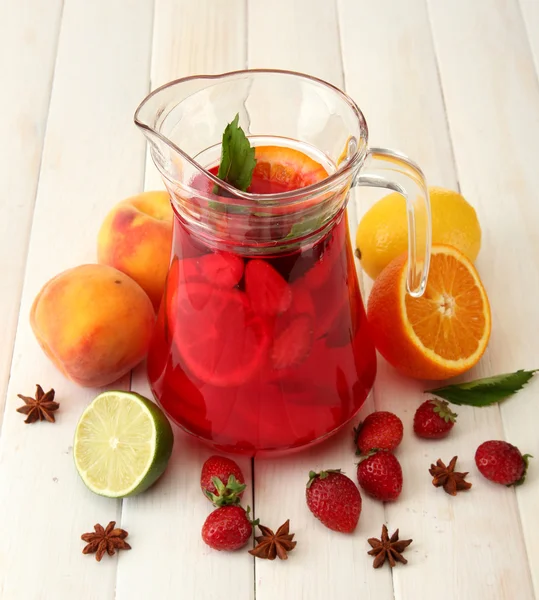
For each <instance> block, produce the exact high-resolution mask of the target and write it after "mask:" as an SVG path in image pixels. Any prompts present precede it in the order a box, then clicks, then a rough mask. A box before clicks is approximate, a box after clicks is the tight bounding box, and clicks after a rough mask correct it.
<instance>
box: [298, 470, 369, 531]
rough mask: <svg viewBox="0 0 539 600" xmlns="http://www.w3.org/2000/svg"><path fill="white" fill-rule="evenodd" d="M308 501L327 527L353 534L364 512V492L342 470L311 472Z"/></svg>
mask: <svg viewBox="0 0 539 600" xmlns="http://www.w3.org/2000/svg"><path fill="white" fill-rule="evenodd" d="M306 500H307V506H308V507H309V510H310V511H311V512H312V513H313V515H314V516H315V517H316V518H317V519H318V520H320V521H321V522H322V523H323V524H324V525H325V526H326V527H328V528H329V529H332V530H333V531H340V532H341V533H351V532H352V531H354V529H355V528H356V526H357V523H358V521H359V515H360V514H361V494H360V493H359V490H358V489H357V487H356V486H355V484H354V482H353V481H352V480H351V479H350V478H349V477H347V476H346V475H344V473H342V472H341V470H340V469H326V470H325V471H320V473H315V472H314V471H310V472H309V481H308V482H307V489H306Z"/></svg>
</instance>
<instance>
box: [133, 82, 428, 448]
mask: <svg viewBox="0 0 539 600" xmlns="http://www.w3.org/2000/svg"><path fill="white" fill-rule="evenodd" d="M236 114H238V115H239V124H240V126H241V127H242V129H243V130H244V132H245V133H246V135H247V136H248V138H249V141H250V143H251V145H252V146H254V147H255V148H258V150H257V152H260V153H263V150H262V148H265V149H267V147H270V148H271V149H274V148H275V147H277V148H280V150H279V149H278V151H277V152H278V153H279V152H283V148H284V149H291V150H294V151H295V152H293V153H292V154H291V156H293V157H297V156H303V157H305V160H306V161H307V162H308V163H309V164H311V165H312V164H315V165H317V167H320V168H323V169H325V177H324V178H323V179H321V180H320V179H319V180H315V181H314V182H313V183H311V182H310V181H309V178H308V177H304V178H303V179H302V180H301V181H300V183H299V185H302V186H303V187H297V188H296V189H286V188H283V187H279V186H277V187H276V188H269V189H263V188H262V187H260V186H258V189H255V188H256V186H255V185H254V179H253V184H252V188H248V191H247V192H243V191H240V190H237V189H235V188H234V187H232V186H230V185H229V184H228V183H225V182H224V181H222V180H221V179H219V178H217V176H216V173H217V167H218V164H219V159H220V154H221V141H222V135H223V131H224V129H225V127H226V126H227V124H228V123H230V122H231V121H232V120H233V119H234V117H235V115H236ZM135 123H136V124H137V126H138V127H140V128H141V130H142V131H143V133H144V134H145V135H146V137H147V138H148V141H149V143H150V151H151V155H152V158H153V161H154V162H155V164H156V166H157V168H158V169H159V171H160V173H161V175H162V177H163V180H164V182H165V185H166V187H167V189H168V191H169V193H170V197H171V202H172V207H173V210H174V237H173V248H172V258H171V264H170V271H169V274H168V278H167V282H166V287H165V293H164V296H163V299H162V302H161V307H160V309H159V313H158V317H157V325H156V330H155V334H154V339H153V342H152V344H151V347H150V351H149V355H148V376H149V380H150V384H151V387H152V390H153V393H154V395H155V397H156V399H157V401H158V402H159V403H160V404H161V406H162V407H163V409H164V410H165V411H166V412H167V413H168V415H169V417H170V418H171V419H173V420H174V421H175V422H176V423H178V424H179V425H180V426H181V427H183V428H184V429H185V430H186V431H187V432H189V433H191V434H192V435H194V436H196V437H198V438H200V439H201V440H203V441H205V442H207V443H210V444H211V445H213V446H214V447H216V448H218V449H220V450H223V451H228V452H237V453H244V454H248V455H257V456H260V455H265V454H276V453H286V452H290V451H293V450H296V449H299V448H302V447H306V446H309V445H312V444H315V443H317V442H320V441H321V440H323V439H325V438H327V437H328V436H330V435H332V434H333V433H335V432H336V431H337V430H339V428H341V427H342V426H343V425H344V424H346V423H347V422H349V421H350V420H351V419H352V418H353V417H354V416H355V415H356V413H357V412H358V410H359V409H360V408H361V406H362V404H363V403H364V402H365V399H366V397H367V395H368V393H369V391H370V389H371V387H372V385H373V382H374V378H375V374H376V354H375V349H374V345H373V342H372V340H371V338H370V336H369V328H368V323H367V319H366V315H365V310H364V307H363V302H362V299H361V294H360V290H359V285H358V279H357V274H356V270H355V265H354V258H353V252H352V247H351V244H350V239H349V234H348V223H347V216H346V210H345V209H346V204H347V201H348V196H349V191H350V188H351V187H352V186H354V185H366V186H374V187H381V188H387V189H389V190H392V191H397V192H399V193H400V194H402V196H403V197H404V199H405V201H406V204H407V209H408V210H407V214H408V232H409V253H408V256H409V261H408V279H407V285H408V291H409V293H410V294H412V295H414V296H420V295H421V294H422V293H423V291H424V289H425V285H426V279H427V274H428V265H429V255H430V209H429V199H428V192H427V188H426V184H425V178H424V176H423V174H422V173H421V170H420V169H419V168H418V167H417V166H416V165H415V164H414V163H412V162H411V161H409V160H408V159H406V158H405V157H404V156H401V155H400V154H398V153H396V152H392V151H389V150H384V149H378V148H372V149H369V148H368V146H367V135H368V134H367V124H366V122H365V118H364V117H363V114H362V113H361V111H360V110H359V108H358V107H357V105H356V104H355V103H354V101H353V100H352V99H351V98H349V97H348V96H347V95H346V94H345V93H343V92H342V91H340V90H339V89H337V88H335V87H334V86H332V85H330V84H328V83H325V82H323V81H321V80H319V79H315V78H313V77H310V76H307V75H302V74H299V73H293V72H287V71H276V70H248V71H237V72H232V73H225V74H223V75H216V76H196V77H187V78H184V79H179V80H177V81H173V82H171V83H168V84H166V85H164V86H162V87H160V88H159V89H157V90H155V91H154V92H152V93H151V94H150V95H149V96H148V97H147V98H146V99H145V100H144V101H143V102H142V103H141V104H140V106H139V107H138V109H137V111H136V113H135ZM300 153H301V154H300ZM285 154H286V152H285ZM309 161H310V162H309ZM292 162H293V161H292ZM296 167H297V168H298V172H299V171H300V170H301V169H300V167H299V166H298V165H296V166H294V164H293V165H292V167H291V168H292V169H294V168H296ZM277 179H278V176H277ZM300 179H301V178H300ZM268 192H269V193H268Z"/></svg>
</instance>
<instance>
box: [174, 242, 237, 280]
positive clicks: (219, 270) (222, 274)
mask: <svg viewBox="0 0 539 600" xmlns="http://www.w3.org/2000/svg"><path fill="white" fill-rule="evenodd" d="M179 277H180V279H181V281H182V282H185V281H204V282H206V283H210V284H212V285H215V286H217V287H224V288H232V287H235V286H236V285H238V283H239V282H240V280H241V278H242V277H243V260H242V259H241V258H240V257H239V256H237V255H235V254H231V253H230V252H219V251H217V252H210V253H209V254H204V255H203V256H198V257H196V258H187V259H185V260H181V261H179Z"/></svg>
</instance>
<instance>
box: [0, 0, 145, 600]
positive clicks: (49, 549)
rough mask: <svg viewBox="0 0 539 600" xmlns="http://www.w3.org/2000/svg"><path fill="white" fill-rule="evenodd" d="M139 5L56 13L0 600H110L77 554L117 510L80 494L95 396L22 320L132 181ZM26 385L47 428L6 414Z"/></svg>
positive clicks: (83, 253)
mask: <svg viewBox="0 0 539 600" xmlns="http://www.w3.org/2000/svg"><path fill="white" fill-rule="evenodd" d="M12 6H14V5H13V3H12ZM48 8H49V7H48ZM151 9H152V3H151V2H140V3H136V4H133V5H132V6H131V7H130V10H129V11H126V10H125V3H122V2H110V1H108V0H96V1H95V2H91V3H89V2H85V1H84V0H66V3H65V7H64V13H63V21H62V28H61V33H60V39H59V46H58V56H57V63H56V72H55V79H54V85H53V90H52V98H51V105H50V113H49V120H48V123H47V133H46V138H45V144H44V153H43V161H42V167H41V176H40V182H39V188H38V193H37V200H36V208H35V215H34V221H33V225H32V236H31V241H30V249H29V255H28V263H27V269H26V278H25V284H24V291H23V296H22V302H21V319H20V322H19V327H18V331H17V338H16V345H15V350H14V359H13V365H12V370H11V378H10V383H9V389H8V399H7V411H6V416H5V421H4V427H3V432H2V438H1V440H0V505H1V506H2V513H1V515H0V531H2V536H1V540H0V564H1V565H2V568H1V569H0V596H1V597H2V598H9V599H10V600H12V599H13V600H15V599H19V598H20V599H24V600H33V599H38V598H49V597H54V598H113V597H114V587H115V577H116V566H117V558H112V559H110V558H108V557H105V559H104V560H103V562H102V563H101V564H99V565H98V564H97V562H96V561H95V560H94V558H93V557H91V556H83V555H82V554H81V550H82V548H83V546H84V544H83V542H82V541H81V540H80V535H81V534H82V533H83V532H86V531H91V530H92V527H93V525H94V523H98V522H100V523H105V524H106V523H108V521H109V520H117V521H120V516H121V514H120V508H121V503H120V502H118V501H114V500H108V499H105V498H100V497H98V496H95V495H93V494H92V493H91V492H89V491H88V490H87V489H86V488H85V486H84V484H83V483H82V481H81V480H80V479H79V477H78V475H77V473H76V470H75V468H74V465H73V456H72V443H73V442H72V440H73V432H74V429H75V425H76V423H77V420H78V418H79V416H80V414H81V412H82V410H83V409H84V407H85V405H86V404H87V403H88V401H89V400H90V399H92V398H93V396H94V395H95V393H96V390H89V389H86V390H84V389H81V388H79V387H77V386H75V385H74V384H71V383H69V382H68V381H67V380H65V379H64V378H63V377H62V375H60V373H59V372H58V371H57V370H56V369H55V368H54V367H53V366H52V364H51V363H50V362H49V361H48V360H47V359H46V358H45V357H44V355H43V353H42V351H41V350H40V348H39V347H38V345H37V342H36V341H35V339H34V337H33V335H32V332H31V330H30V325H29V322H28V318H27V315H28V313H29V310H30V305H31V303H32V301H33V298H34V297H35V295H36V293H37V292H38V290H39V289H40V287H41V286H42V285H43V284H44V283H45V282H46V281H47V280H48V279H49V278H50V277H51V276H53V275H55V274H56V273H58V272H59V271H61V270H63V269H65V268H67V267H72V266H74V265H77V264H80V263H84V262H93V261H95V250H96V249H95V244H96V235H97V231H98V227H99V225H100V223H101V220H102V219H103V217H104V215H105V214H106V212H107V211H108V209H109V208H110V206H111V205H112V204H113V203H114V202H116V201H118V200H120V199H122V198H124V197H126V196H128V195H130V194H133V193H135V192H136V191H137V190H139V189H140V188H141V186H142V177H143V164H144V162H143V159H144V142H143V139H142V138H141V136H140V135H139V134H138V133H137V131H136V130H135V127H134V126H133V124H132V115H133V111H134V109H135V107H136V104H137V102H138V101H139V99H140V98H141V97H142V96H143V95H144V94H145V93H146V92H147V89H148V72H149V59H150V44H151V22H152V14H151ZM45 12H46V11H43V16H44V15H45ZM49 25H50V24H49ZM36 57H38V55H37V54H36ZM39 58H40V57H39ZM25 102H26V100H25ZM19 175H20V174H19ZM127 381H128V380H127ZM127 381H126V382H119V384H120V385H121V384H122V383H127ZM35 383H41V384H42V385H43V386H44V387H46V388H48V387H54V388H55V389H56V392H57V398H58V400H59V402H60V403H61V409H60V411H59V412H58V417H57V422H56V424H54V425H51V424H48V423H36V424H33V425H25V424H24V423H23V419H22V418H21V417H22V415H20V414H17V413H16V412H15V408H16V407H17V406H18V405H19V404H20V401H19V399H18V398H16V394H17V393H21V392H22V393H25V394H30V393H32V392H33V389H34V385H35ZM133 537H134V538H135V540H136V532H135V534H134V535H133ZM133 546H134V550H133V551H132V552H133V554H135V553H136V551H137V550H136V547H137V543H133ZM22 557H24V558H22ZM29 565H31V567H29ZM29 573H31V575H29Z"/></svg>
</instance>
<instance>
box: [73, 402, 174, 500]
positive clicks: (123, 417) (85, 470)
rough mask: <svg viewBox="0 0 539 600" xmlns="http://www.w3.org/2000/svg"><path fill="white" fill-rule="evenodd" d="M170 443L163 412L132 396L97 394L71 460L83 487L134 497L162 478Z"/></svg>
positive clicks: (79, 428)
mask: <svg viewBox="0 0 539 600" xmlns="http://www.w3.org/2000/svg"><path fill="white" fill-rule="evenodd" d="M173 441H174V437H173V434H172V428H171V426H170V423H169V422H168V420H167V418H166V417H165V415H164V413H163V411H162V410H161V409H160V408H159V407H158V406H156V405H155V404H154V403H153V402H151V401H150V400H148V399H147V398H144V396H141V395H139V394H135V393H133V392H121V391H107V392H103V393H102V394H99V396H97V397H96V398H95V399H94V400H93V401H92V403H91V404H90V405H89V406H88V407H87V408H86V410H85V411H84V412H83V413H82V416H81V418H80V420H79V423H78V425H77V429H76V430H75V442H74V445H73V454H74V457H75V465H76V467H77V471H78V472H79V475H80V476H81V477H82V480H83V481H84V483H85V484H86V485H87V486H88V488H89V489H90V490H92V492H95V493H96V494H100V495H101V496H107V497H108V498H124V497H125V496H134V495H135V494H139V493H140V492H143V491H144V490H146V489H148V488H149V487H150V486H151V485H152V484H153V483H155V481H157V479H159V477H160V476H161V475H162V474H163V472H164V470H165V468H166V466H167V463H168V460H169V458H170V455H171V453H172V445H173Z"/></svg>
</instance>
